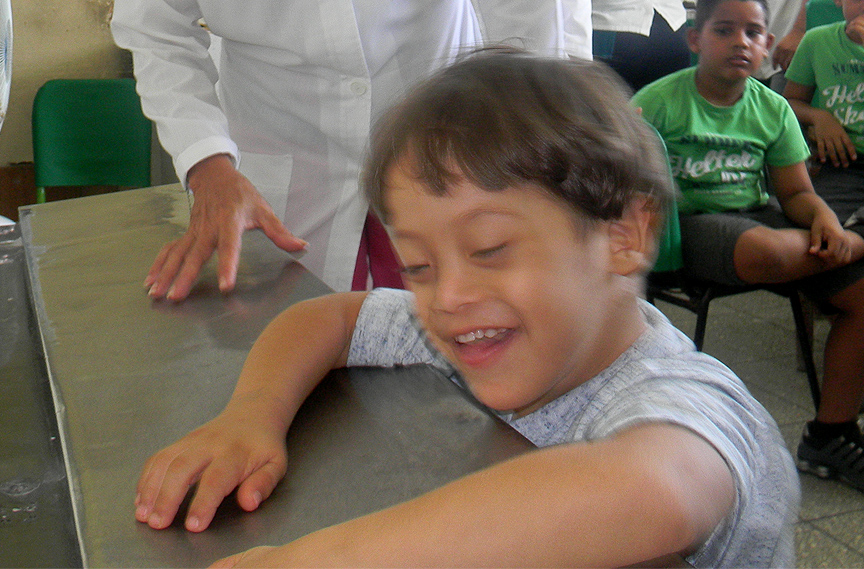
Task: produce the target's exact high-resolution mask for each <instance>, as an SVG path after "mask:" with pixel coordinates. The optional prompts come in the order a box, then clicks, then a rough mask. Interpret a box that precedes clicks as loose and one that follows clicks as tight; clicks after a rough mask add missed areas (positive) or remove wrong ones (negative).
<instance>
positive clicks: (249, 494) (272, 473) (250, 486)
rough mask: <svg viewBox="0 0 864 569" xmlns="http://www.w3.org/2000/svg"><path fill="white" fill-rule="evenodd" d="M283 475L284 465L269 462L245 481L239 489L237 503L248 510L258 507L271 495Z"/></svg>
mask: <svg viewBox="0 0 864 569" xmlns="http://www.w3.org/2000/svg"><path fill="white" fill-rule="evenodd" d="M283 476H285V468H284V467H282V466H279V465H277V464H275V463H272V462H268V463H267V464H265V465H264V466H262V467H261V468H259V469H258V470H256V471H255V472H253V473H252V474H251V475H250V476H249V478H247V479H246V480H244V481H243V483H242V484H241V485H240V488H239V489H238V490H237V503H238V504H240V507H241V508H243V509H244V510H246V511H247V512H251V511H253V510H255V509H257V508H258V506H260V505H261V502H263V501H264V500H266V499H267V498H269V497H270V494H272V493H273V489H274V488H276V484H278V483H279V481H280V480H282V477H283Z"/></svg>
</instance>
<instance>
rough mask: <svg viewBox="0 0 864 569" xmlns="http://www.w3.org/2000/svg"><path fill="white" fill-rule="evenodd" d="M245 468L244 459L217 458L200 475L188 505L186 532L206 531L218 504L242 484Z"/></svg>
mask: <svg viewBox="0 0 864 569" xmlns="http://www.w3.org/2000/svg"><path fill="white" fill-rule="evenodd" d="M245 467H246V460H245V459H230V458H228V457H223V458H219V459H217V460H215V461H213V463H211V464H210V465H209V466H208V467H207V469H206V470H205V471H204V472H203V473H202V474H201V479H200V480H199V481H198V489H197V490H196V491H195V497H194V498H193V499H192V502H191V503H190V504H189V513H188V514H187V515H186V529H187V530H189V531H194V532H198V531H203V530H205V529H207V526H209V525H210V522H211V521H213V516H214V515H215V514H216V509H217V508H218V507H219V504H221V503H222V500H224V499H225V496H227V495H228V494H230V493H231V492H232V491H233V490H234V488H236V487H237V485H238V484H240V482H242V480H243V475H244V469H245Z"/></svg>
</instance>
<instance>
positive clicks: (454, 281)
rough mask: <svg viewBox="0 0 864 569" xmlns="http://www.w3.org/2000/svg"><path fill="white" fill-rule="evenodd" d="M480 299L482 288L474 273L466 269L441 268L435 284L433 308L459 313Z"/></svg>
mask: <svg viewBox="0 0 864 569" xmlns="http://www.w3.org/2000/svg"><path fill="white" fill-rule="evenodd" d="M479 298H480V286H479V285H478V281H477V279H476V278H475V275H474V274H473V271H471V269H468V268H464V267H453V268H447V269H445V268H440V269H439V271H438V278H437V280H436V282H435V289H434V299H433V307H434V308H435V309H436V310H440V311H442V312H451V313H455V312H458V311H459V310H460V309H462V308H463V307H465V306H468V305H470V304H472V303H474V302H476V301H477V300H478V299H479Z"/></svg>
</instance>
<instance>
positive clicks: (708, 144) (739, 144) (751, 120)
mask: <svg viewBox="0 0 864 569" xmlns="http://www.w3.org/2000/svg"><path fill="white" fill-rule="evenodd" d="M695 77H696V68H695V67H691V68H688V69H683V70H681V71H678V72H675V73H673V74H671V75H667V76H666V77H663V78H661V79H658V80H657V81H655V82H654V83H651V84H650V85H646V86H645V87H643V88H642V89H641V90H640V91H639V92H638V93H636V95H634V97H633V105H634V106H636V107H639V108H641V109H642V116H643V117H644V118H645V120H647V121H648V122H649V123H651V124H652V125H654V127H655V128H656V129H657V131H658V132H659V133H660V136H661V137H663V140H664V142H665V143H666V148H667V150H668V153H669V162H670V166H671V168H672V175H673V177H674V178H675V181H676V182H677V184H678V187H679V189H680V191H681V196H680V198H679V201H678V210H679V211H680V212H681V213H703V212H706V213H707V212H723V211H736V210H744V209H750V208H753V207H757V206H759V205H762V204H765V203H766V202H767V201H768V193H767V192H766V190H765V165H766V164H768V165H770V166H776V167H783V166H790V165H792V164H796V163H798V162H803V161H804V160H806V159H807V158H808V157H809V156H810V150H809V149H808V147H807V143H806V141H805V140H804V136H803V135H802V134H801V128H800V127H799V125H798V121H797V120H796V119H795V114H794V113H793V112H792V108H791V107H790V106H789V103H788V102H787V101H786V99H784V98H783V97H782V96H780V95H779V94H777V93H775V92H774V91H772V90H771V89H769V88H768V87H766V86H764V85H762V84H761V83H759V82H758V81H756V80H755V79H752V78H749V79H748V80H747V83H746V86H745V88H744V94H743V95H742V97H741V99H739V100H738V102H736V103H735V104H734V105H732V106H730V107H718V106H716V105H713V104H711V103H709V102H708V101H707V100H705V98H704V97H703V96H702V95H700V94H699V92H698V91H697V90H696V81H695Z"/></svg>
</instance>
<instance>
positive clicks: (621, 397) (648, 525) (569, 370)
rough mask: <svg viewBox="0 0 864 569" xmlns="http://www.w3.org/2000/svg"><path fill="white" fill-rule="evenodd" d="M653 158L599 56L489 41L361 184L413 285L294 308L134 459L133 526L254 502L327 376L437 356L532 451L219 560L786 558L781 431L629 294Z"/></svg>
mask: <svg viewBox="0 0 864 569" xmlns="http://www.w3.org/2000/svg"><path fill="white" fill-rule="evenodd" d="M658 147H659V145H658V143H657V140H656V137H654V136H653V134H652V133H651V132H650V131H649V130H648V128H647V126H646V125H645V124H644V123H643V122H642V121H641V119H639V117H638V116H637V114H636V113H635V112H634V111H633V110H632V109H630V108H629V106H628V105H627V101H626V97H625V95H624V94H623V87H621V84H620V83H619V82H617V81H615V80H614V79H613V76H612V74H611V73H610V72H609V71H608V70H607V69H605V68H603V67H602V66H599V65H596V64H592V63H588V62H566V61H562V60H548V59H540V58H535V57H533V56H529V55H527V54H522V53H510V52H502V51H499V50H491V51H488V52H481V53H478V54H476V55H474V56H472V57H470V58H467V59H465V60H463V61H461V62H459V63H457V64H455V65H454V66H452V67H450V68H448V69H446V70H443V71H441V72H440V73H438V74H436V75H435V76H433V77H432V78H430V79H429V80H428V81H426V82H423V83H422V84H421V85H420V86H419V87H418V88H417V89H415V90H414V91H413V92H412V93H410V94H409V95H408V97H407V98H406V100H405V101H404V102H403V103H402V104H401V105H398V106H397V107H396V108H394V109H393V110H392V111H391V112H390V113H389V114H388V115H387V116H386V117H385V118H384V119H383V120H382V122H381V124H380V126H379V128H378V129H377V130H376V131H375V134H374V136H373V140H372V143H371V152H370V158H369V161H368V164H367V176H366V179H365V187H366V189H367V193H368V195H369V197H370V201H371V203H372V205H373V207H375V209H376V210H377V212H378V213H379V215H380V216H381V219H382V220H383V221H384V222H385V223H386V224H387V225H388V227H389V230H390V232H391V235H392V236H393V239H394V244H395V247H396V249H397V251H398V253H399V256H400V258H401V262H402V264H403V266H404V274H405V280H406V283H407V285H408V287H409V288H410V291H411V292H406V291H396V290H389V289H378V290H375V291H372V292H370V293H354V294H343V295H332V296H328V297H324V298H321V299H316V300H312V301H308V302H304V303H301V304H298V305H295V306H293V307H291V308H289V309H288V310H287V311H286V312H284V313H283V314H282V315H280V316H279V317H278V318H277V319H276V320H275V321H274V322H273V323H272V324H271V325H270V326H269V327H268V328H267V330H266V331H265V332H264V333H263V334H262V336H261V338H260V339H259V340H258V341H257V342H256V344H255V346H254V347H253V349H252V351H251V353H250V355H249V358H248V360H247V362H246V365H245V366H244V369H243V372H242V374H241V377H240V380H239V382H238V386H237V389H236V391H235V393H234V395H233V396H232V398H231V401H230V402H229V404H228V406H227V407H226V409H225V411H224V412H223V413H222V414H221V415H220V416H219V417H217V418H216V419H214V420H213V421H212V422H211V423H208V424H207V425H205V426H203V427H202V428H200V429H198V430H197V431H195V432H193V433H192V434H190V435H188V436H187V437H185V438H184V439H182V440H181V441H179V442H178V443H175V444H174V445H172V446H171V447H168V448H167V449H165V450H163V451H161V452H160V453H159V454H157V455H156V456H155V457H153V458H152V459H151V460H150V461H149V462H148V464H147V465H146V466H145V470H144V473H143V474H142V477H141V480H140V482H139V495H138V497H137V499H136V503H137V511H136V517H137V518H138V519H139V520H140V521H142V522H147V523H148V524H149V525H151V526H152V527H155V528H162V527H165V526H166V525H167V524H169V523H170V522H171V520H172V518H173V517H174V515H175V514H176V511H177V507H178V505H179V503H180V501H181V500H182V499H183V497H184V495H185V493H186V491H187V489H188V487H189V485H190V484H191V483H193V482H195V481H198V490H197V493H196V495H195V497H194V498H193V500H192V502H191V504H190V507H189V514H188V516H187V519H186V527H187V528H188V529H190V530H194V531H200V530H202V529H204V528H205V527H206V526H207V525H208V524H209V522H210V520H211V519H212V516H213V512H214V510H215V508H216V506H217V505H218V503H219V502H220V501H221V500H222V498H223V497H224V496H225V495H227V494H228V493H229V492H230V491H231V490H232V489H233V488H235V487H239V488H238V494H237V495H238V500H239V502H240V504H241V506H243V507H244V508H245V509H247V510H252V509H255V508H256V507H257V506H258V504H260V502H261V500H262V499H263V498H265V497H266V496H268V495H269V493H270V492H271V491H272V489H273V487H274V486H275V484H276V483H277V481H278V480H279V478H281V476H282V475H284V473H285V464H286V461H287V457H286V456H285V444H284V437H285V433H286V432H287V430H288V426H289V424H290V422H291V419H292V418H293V416H294V413H295V412H296V410H297V408H298V407H299V406H300V404H301V402H302V401H303V399H304V398H305V396H306V395H307V394H308V393H309V391H311V389H312V388H313V387H314V385H315V384H317V382H318V381H320V379H321V378H322V377H323V376H324V375H325V374H326V373H327V372H328V371H329V370H330V369H332V368H334V367H340V366H344V365H363V366H369V365H373V366H394V365H410V364H418V363H427V364H431V365H433V366H436V367H437V368H439V369H441V370H442V371H444V372H445V373H447V374H448V375H450V376H452V377H453V379H454V381H456V382H458V383H459V384H460V385H462V386H464V387H465V388H466V389H467V390H469V391H470V392H471V394H472V395H473V396H474V397H475V398H476V399H477V400H478V401H479V402H481V403H482V404H484V405H486V406H488V407H489V408H490V409H491V410H493V411H495V412H496V413H498V414H499V416H500V417H501V418H502V419H503V420H505V421H507V422H508V423H510V424H511V425H512V426H513V427H514V428H516V429H517V430H518V431H519V432H521V433H522V434H524V435H525V436H526V437H528V438H529V439H530V440H531V441H532V442H534V443H535V444H536V445H537V446H538V447H541V448H539V449H538V450H536V451H534V452H531V453H528V454H526V455H523V456H521V457H518V458H516V459H513V460H509V461H506V462H503V463H500V464H498V465H495V466H492V467H490V468H488V469H485V470H483V471H480V472H477V473H475V474H472V475H469V476H466V477H464V478H462V479H460V480H457V481H455V482H453V483H451V484H448V485H446V486H444V487H442V488H439V489H437V490H435V491H432V492H430V493H428V494H425V495H422V496H420V497H418V498H415V499H413V500H410V501H408V502H405V503H403V504H400V505H397V506H394V507H392V508H388V509H385V510H382V511H380V512H377V513H374V514H371V515H369V516H364V517H361V518H358V519H355V520H352V521H349V522H345V523H343V524H339V525H336V526H333V527H330V528H326V529H324V530H321V531H318V532H315V533H312V534H310V535H308V536H306V537H303V538H301V539H299V540H296V541H294V542H291V543H289V544H286V545H284V546H280V547H276V548H257V549H253V550H250V551H248V552H245V553H242V554H240V555H237V556H234V557H231V558H228V559H226V560H223V561H222V562H220V566H225V567H228V566H237V565H243V566H264V565H293V564H297V565H304V566H320V565H335V566H366V567H369V566H474V567H478V566H497V567H502V566H532V567H538V566H620V565H628V564H633V563H637V562H642V561H646V560H652V559H656V558H660V557H665V556H669V555H677V556H679V557H686V558H687V560H688V562H690V563H691V564H693V565H694V566H696V567H723V566H729V567H741V566H747V567H768V566H790V565H791V564H792V556H793V554H792V542H791V533H790V530H791V521H792V520H793V519H794V518H795V515H796V512H797V504H798V486H797V478H796V476H795V473H794V467H793V465H792V462H791V459H790V457H789V456H788V452H787V451H786V449H785V446H784V445H783V442H782V439H781V438H780V435H779V433H778V431H777V428H776V425H775V424H774V422H773V420H772V419H771V418H770V416H769V415H768V414H767V413H766V412H765V410H764V409H763V408H762V407H761V406H760V405H759V404H758V403H756V401H755V400H754V399H753V398H752V396H751V395H750V394H749V393H748V392H747V390H746V388H745V387H744V386H743V384H742V383H741V382H740V380H738V379H737V378H736V377H735V376H734V374H732V373H731V372H730V371H729V370H728V368H726V367H725V366H723V365H722V364H720V363H719V362H717V361H716V360H714V359H713V358H711V357H709V356H707V355H705V354H702V353H699V352H696V351H695V349H694V347H693V344H692V343H691V342H690V341H689V340H688V339H687V338H686V337H685V336H684V335H683V334H681V333H680V332H679V331H677V330H676V329H675V328H673V327H672V325H671V324H670V323H669V322H668V320H666V319H665V318H664V317H663V316H662V315H661V314H660V313H659V312H658V311H657V310H656V309H654V308H653V307H652V306H650V305H649V304H647V303H646V302H645V301H644V300H642V299H640V293H641V290H642V286H643V282H642V281H643V274H644V272H645V271H646V270H647V269H648V268H649V267H650V265H651V263H652V261H653V257H654V254H655V233H656V230H657V224H658V220H659V219H662V215H663V209H664V205H665V204H666V203H667V202H668V200H669V199H670V197H671V190H672V188H671V184H670V180H669V179H668V174H667V167H666V165H665V163H664V161H663V156H662V154H661V152H660V150H659V148H658ZM295 338H302V342H303V346H304V348H303V350H302V351H301V350H295V349H292V345H293V343H292V339H295ZM286 515H290V514H286Z"/></svg>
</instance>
